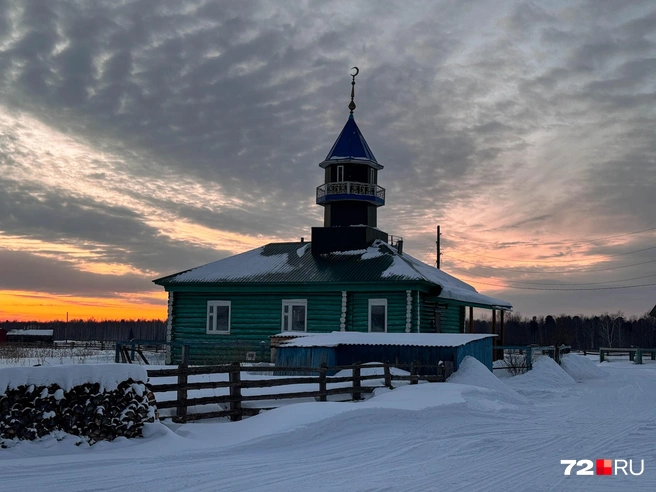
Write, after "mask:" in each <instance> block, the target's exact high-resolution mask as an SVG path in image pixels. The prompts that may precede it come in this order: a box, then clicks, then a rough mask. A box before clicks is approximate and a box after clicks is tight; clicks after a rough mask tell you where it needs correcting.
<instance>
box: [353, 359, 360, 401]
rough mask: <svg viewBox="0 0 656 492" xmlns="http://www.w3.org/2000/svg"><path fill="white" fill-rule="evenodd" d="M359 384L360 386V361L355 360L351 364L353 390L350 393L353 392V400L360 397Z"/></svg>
mask: <svg viewBox="0 0 656 492" xmlns="http://www.w3.org/2000/svg"><path fill="white" fill-rule="evenodd" d="M361 386H362V380H361V379H360V363H359V362H357V363H356V364H355V365H354V366H353V392H352V393H353V399H354V400H361V399H362V393H360V387H361ZM356 388H357V390H356Z"/></svg>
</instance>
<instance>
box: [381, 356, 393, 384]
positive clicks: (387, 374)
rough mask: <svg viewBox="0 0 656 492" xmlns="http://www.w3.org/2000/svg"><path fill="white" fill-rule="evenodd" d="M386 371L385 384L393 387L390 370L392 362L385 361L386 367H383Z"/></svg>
mask: <svg viewBox="0 0 656 492" xmlns="http://www.w3.org/2000/svg"><path fill="white" fill-rule="evenodd" d="M383 371H384V373H385V386H387V387H388V388H391V387H392V371H391V370H390V363H389V362H385V367H384V368H383Z"/></svg>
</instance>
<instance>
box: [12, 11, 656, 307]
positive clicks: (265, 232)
mask: <svg viewBox="0 0 656 492" xmlns="http://www.w3.org/2000/svg"><path fill="white" fill-rule="evenodd" d="M354 65H355V66H358V67H359V68H360V75H359V76H358V77H357V79H356V83H357V85H356V104H357V109H356V111H355V118H356V121H357V122H358V125H359V126H360V129H361V130H362V132H363V134H364V135H365V137H366V139H367V141H368V143H369V145H370V147H371V148H372V150H373V152H374V154H375V155H376V158H377V159H378V161H379V162H380V163H381V164H383V165H384V166H385V169H384V170H383V171H381V173H380V175H379V184H380V185H381V186H383V187H385V188H386V189H387V202H386V206H385V207H382V208H381V209H380V210H379V216H378V217H379V218H378V223H379V227H380V228H382V229H384V230H385V231H387V232H388V233H390V234H394V235H401V236H403V237H404V238H405V250H406V251H407V252H408V253H410V254H412V255H414V256H416V257H417V258H419V259H422V260H425V261H426V262H427V263H432V264H434V262H435V229H436V226H437V225H438V224H439V225H440V226H441V230H442V233H443V236H442V251H443V253H444V254H443V257H442V266H443V269H444V270H445V271H447V272H448V273H451V274H452V275H455V276H457V277H459V278H461V279H463V280H465V281H467V282H469V283H471V284H472V285H474V286H475V287H476V288H477V289H478V290H479V291H480V292H483V293H485V294H488V295H492V296H495V297H499V298H502V299H505V300H508V301H510V302H511V303H513V305H514V306H515V312H519V313H521V314H522V315H523V316H533V315H546V314H553V315H557V314H560V313H567V314H572V315H573V314H579V313H584V314H594V313H602V312H604V311H609V312H613V311H617V310H622V311H624V312H625V314H627V315H642V314H644V313H645V312H646V311H648V310H650V309H651V308H652V307H653V306H654V304H655V303H656V214H655V211H656V134H655V128H656V3H655V2H653V0H648V1H642V2H641V1H605V0H589V1H568V0H562V1H560V0H553V1H542V2H527V1H512V0H497V1H489V0H485V1H468V2H461V1H455V0H454V1H425V2H421V1H413V2H405V1H375V2H374V1H361V2H357V1H344V2H339V1H334V2H328V1H323V0H318V1H299V2H296V1H295V2H265V1H262V2H257V1H245V0H239V1H213V0H205V1H201V0H197V1H183V0H170V1H160V0H157V1H154V0H126V1H121V2H118V1H116V0H107V1H100V0H99V1H94V2H90V1H86V0H79V1H73V0H66V1H64V0H49V1H47V2H45V1H43V0H20V1H19V0H15V1H14V0H0V192H1V193H0V320H5V319H19V320H32V319H35V320H49V319H65V318H66V313H68V315H69V317H70V318H89V317H95V318H96V319H107V318H110V319H114V318H138V317H141V318H153V317H155V318H162V319H163V318H165V317H166V300H165V299H166V296H165V294H164V293H163V292H162V291H161V288H160V287H157V286H155V285H154V284H152V282H151V281H152V280H153V279H155V278H157V277H160V276H163V275H166V274H170V273H174V272H177V271H180V270H183V269H187V268H191V267H194V266H197V265H200V264H203V263H207V262H210V261H214V260H217V259H220V258H223V257H226V256H229V255H232V254H235V253H238V252H242V251H245V250H248V249H252V248H254V247H257V246H259V245H262V244H265V243H267V242H273V241H289V240H298V238H300V237H301V236H304V237H306V238H309V237H310V228H311V227H312V226H318V225H322V220H323V215H322V209H321V207H319V206H317V205H315V188H316V186H318V185H320V184H322V182H323V172H322V170H321V169H320V168H319V167H318V164H319V162H321V161H322V160H323V158H324V157H325V156H326V154H327V153H328V151H329V150H330V147H331V146H332V144H333V142H334V141H335V139H336V138H337V135H338V134H339V131H340V130H341V128H342V126H343V125H344V123H345V122H346V119H347V117H348V109H347V105H348V102H349V94H350V88H351V87H350V80H351V79H350V77H349V72H350V68H351V67H352V66H354ZM618 287H621V288H618Z"/></svg>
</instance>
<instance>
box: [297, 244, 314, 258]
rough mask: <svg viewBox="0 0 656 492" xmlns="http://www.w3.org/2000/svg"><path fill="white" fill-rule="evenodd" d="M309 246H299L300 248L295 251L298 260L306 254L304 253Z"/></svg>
mask: <svg viewBox="0 0 656 492" xmlns="http://www.w3.org/2000/svg"><path fill="white" fill-rule="evenodd" d="M310 244H311V243H307V244H306V245H304V246H301V247H300V248H298V249H297V250H296V254H297V255H298V257H299V258H302V257H303V255H304V254H305V252H306V251H307V250H308V248H309V247H310Z"/></svg>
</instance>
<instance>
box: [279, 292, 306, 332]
mask: <svg viewBox="0 0 656 492" xmlns="http://www.w3.org/2000/svg"><path fill="white" fill-rule="evenodd" d="M285 306H289V312H288V313H287V314H288V316H289V317H290V318H288V319H290V320H291V314H292V307H293V306H304V307H305V322H304V323H303V326H304V327H305V329H304V330H303V332H301V331H298V330H292V329H291V327H290V329H287V327H286V326H285ZM307 317H308V308H307V299H283V300H282V308H281V310H280V331H281V332H289V333H305V332H307V328H308V325H307Z"/></svg>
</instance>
